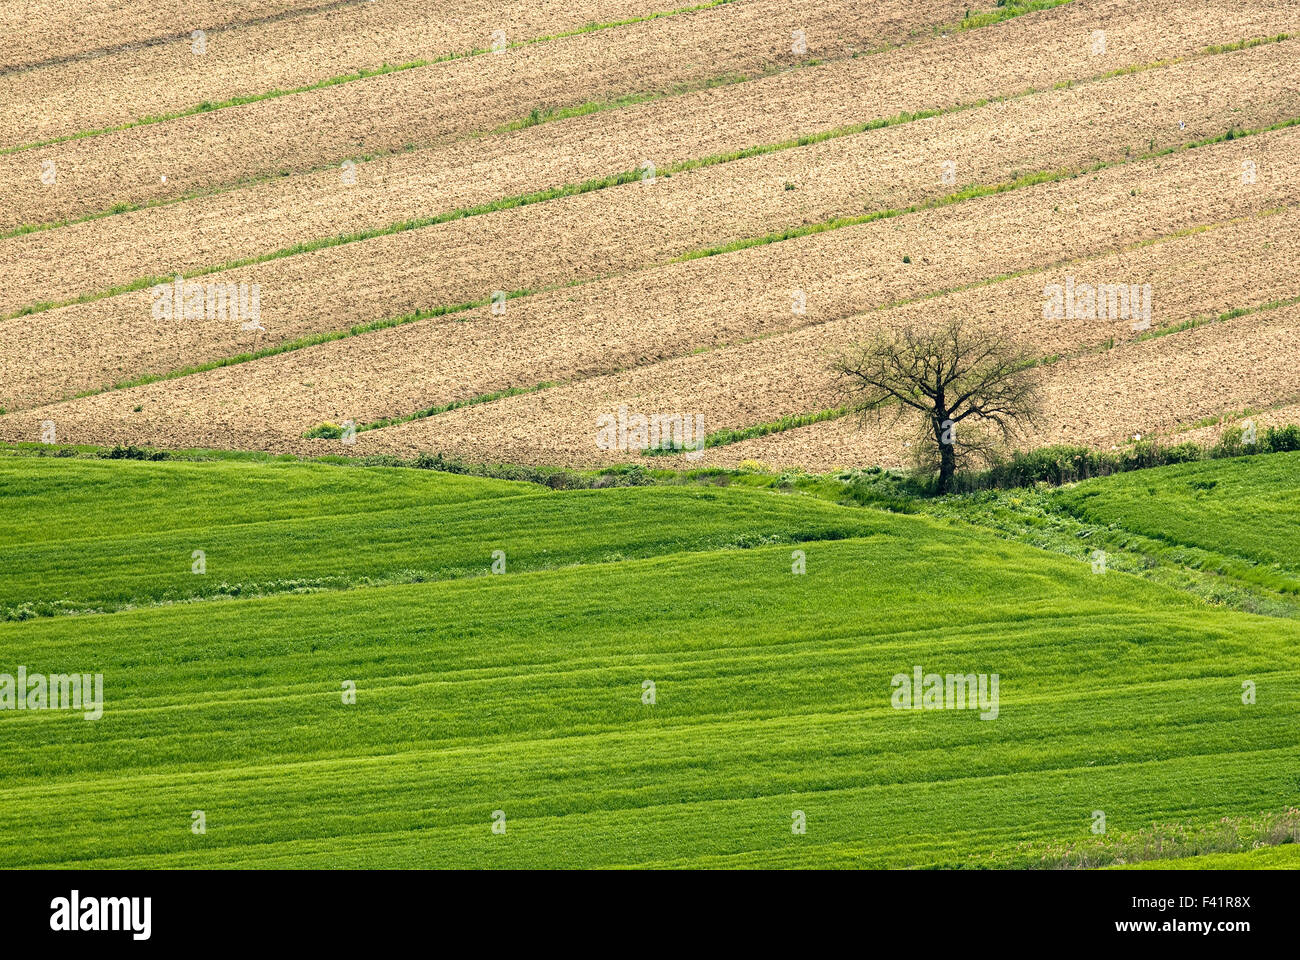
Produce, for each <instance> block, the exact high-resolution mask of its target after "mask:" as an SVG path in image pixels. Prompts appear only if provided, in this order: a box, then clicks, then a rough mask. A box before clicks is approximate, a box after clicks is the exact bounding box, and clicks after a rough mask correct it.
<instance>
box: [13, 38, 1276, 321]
mask: <svg viewBox="0 0 1300 960" xmlns="http://www.w3.org/2000/svg"><path fill="white" fill-rule="evenodd" d="M1297 46H1300V40H1293V41H1288V42H1286V43H1283V44H1276V45H1269V46H1265V47H1259V48H1255V49H1253V50H1246V51H1241V52H1238V53H1231V54H1226V55H1224V57H1210V58H1206V59H1202V60H1199V61H1194V62H1191V63H1187V64H1182V65H1178V66H1174V67H1169V68H1164V69H1162V70H1157V71H1151V72H1150V73H1148V74H1140V75H1138V76H1136V77H1127V78H1117V79H1112V80H1109V81H1105V82H1104V83H1103V84H1102V86H1101V87H1100V88H1098V89H1097V90H1095V91H1093V90H1087V89H1085V90H1082V91H1071V92H1070V93H1069V94H1068V95H1066V96H1060V95H1059V93H1060V92H1059V91H1058V92H1056V93H1054V94H1052V95H1051V96H1048V97H1043V96H1040V97H1039V98H1038V102H1039V103H1043V104H1045V105H1046V106H1045V109H1049V110H1058V109H1061V107H1058V106H1057V105H1058V104H1062V105H1067V106H1068V105H1070V104H1073V103H1074V100H1073V99H1072V98H1074V97H1077V99H1078V104H1079V106H1070V107H1069V108H1071V109H1080V110H1083V111H1091V112H1090V113H1088V116H1087V119H1088V120H1090V121H1091V120H1093V118H1094V117H1095V116H1096V115H1097V111H1098V102H1099V101H1098V97H1104V96H1110V97H1112V98H1114V102H1117V103H1120V104H1127V106H1121V107H1120V109H1123V110H1124V112H1125V115H1126V116H1134V115H1138V114H1139V113H1140V115H1141V116H1142V118H1143V123H1144V125H1145V127H1146V129H1147V133H1149V134H1150V135H1149V136H1147V138H1146V139H1145V140H1141V139H1140V138H1139V137H1138V136H1137V135H1136V134H1134V135H1133V142H1132V144H1131V145H1132V146H1133V147H1134V148H1135V149H1139V150H1142V149H1146V148H1147V146H1148V145H1149V144H1150V142H1151V141H1154V143H1155V145H1156V146H1157V147H1160V148H1163V147H1166V146H1169V145H1171V144H1174V143H1178V142H1182V141H1183V140H1185V139H1187V137H1188V131H1187V130H1186V129H1183V130H1180V129H1179V127H1178V125H1177V123H1176V122H1172V120H1171V122H1162V121H1161V116H1160V115H1159V114H1155V113H1154V111H1153V110H1152V109H1150V108H1151V107H1152V105H1155V104H1160V105H1161V108H1162V109H1164V110H1167V111H1170V116H1171V117H1172V112H1173V111H1178V112H1179V114H1180V116H1179V119H1181V120H1183V121H1184V122H1186V121H1187V120H1189V119H1191V120H1192V121H1193V122H1195V119H1196V117H1203V118H1207V119H1212V118H1218V119H1222V118H1223V116H1224V115H1222V114H1216V113H1215V111H1216V109H1217V108H1218V107H1219V106H1223V105H1235V103H1236V102H1237V101H1238V100H1239V99H1247V100H1251V99H1253V100H1255V101H1256V102H1259V98H1258V97H1257V95H1256V94H1254V93H1253V92H1252V91H1251V90H1250V85H1251V84H1254V83H1256V82H1260V83H1266V84H1268V86H1269V87H1270V89H1271V90H1273V91H1274V92H1275V93H1276V94H1277V96H1278V104H1279V108H1280V107H1281V106H1282V105H1283V104H1284V103H1285V102H1286V101H1287V99H1288V98H1294V93H1295V91H1294V89H1293V86H1294V84H1293V81H1292V80H1290V79H1289V78H1290V75H1291V74H1292V73H1293V72H1294V71H1293V69H1292V67H1293V65H1294V60H1295V57H1296V49H1297ZM870 59H871V58H863V59H859V60H852V61H848V62H847V63H835V64H827V65H822V66H818V67H812V68H808V69H804V70H798V71H794V72H791V73H787V74H782V75H778V76H774V77H769V78H765V79H762V80H756V81H753V82H751V83H746V84H740V85H736V86H728V87H724V88H719V89H713V90H709V91H702V92H699V93H696V94H691V95H685V96H681V97H677V98H673V99H672V100H669V101H661V102H656V103H647V104H641V105H638V106H635V107H630V108H627V109H624V110H620V111H614V112H610V113H602V114H598V115H592V116H586V117H577V118H572V119H569V120H565V121H560V122H556V123H548V124H542V125H540V126H534V127H530V128H527V129H524V130H520V131H516V132H513V133H509V134H503V135H501V136H498V137H488V138H481V139H475V140H470V141H465V142H460V143H456V144H450V145H446V146H441V147H434V148H431V149H428V150H424V151H418V152H415V153H409V154H401V155H399V156H396V157H389V158H385V159H382V160H378V161H374V162H372V163H369V164H365V165H362V166H359V167H358V168H357V170H356V181H357V182H356V184H355V185H352V186H348V185H345V184H344V183H343V180H342V176H341V173H340V171H339V170H336V169H331V170H327V171H323V172H320V173H316V174H312V175H309V176H305V177H293V178H287V179H276V180H273V181H271V182H268V183H263V184H258V185H256V186H251V187H248V188H245V189H241V190H237V191H234V192H231V193H226V194H218V195H214V196H209V197H203V198H199V199H196V200H193V201H190V202H187V203H184V204H174V205H169V206H163V207H156V208H151V209H147V210H142V211H137V212H134V213H129V214H123V215H120V216H115V217H110V218H107V219H102V220H96V221H91V222H87V223H82V224H76V225H73V226H68V227H65V228H62V229H59V230H54V231H41V232H37V233H34V234H28V235H25V236H19V237H13V238H10V239H8V240H5V241H0V269H2V270H3V271H4V272H5V273H6V275H7V276H8V277H9V283H7V284H5V286H4V287H3V289H0V316H4V315H7V314H11V313H13V312H14V311H16V310H17V309H19V308H20V307H23V306H25V305H28V304H31V303H36V302H42V301H52V302H64V301H67V300H70V299H74V298H76V297H77V296H80V295H84V294H85V293H87V292H93V290H94V289H95V287H96V286H98V287H100V288H105V287H111V286H114V285H117V284H122V283H126V282H129V281H131V280H134V279H137V278H140V277H148V276H159V275H163V274H166V273H171V272H182V273H190V272H192V271H194V270H196V269H201V268H205V267H208V266H209V265H212V264H220V263H223V262H231V261H234V260H236V259H241V258H246V257H249V256H256V255H259V254H262V255H264V254H267V253H269V252H272V251H274V250H278V249H286V248H289V247H292V246H293V245H295V244H299V243H303V242H307V241H310V240H312V239H314V238H318V237H322V236H329V235H332V234H339V233H350V232H354V231H361V230H367V229H371V230H373V229H378V228H382V227H384V226H386V225H388V224H392V223H397V222H403V221H407V220H410V219H414V218H418V217H422V216H429V215H437V214H444V213H446V212H448V211H451V210H456V209H467V208H471V207H473V206H475V205H478V204H484V203H490V202H492V201H493V200H495V199H497V198H500V197H502V196H518V195H522V194H525V193H527V192H529V191H535V190H539V189H548V188H555V187H558V186H561V185H562V184H563V183H565V182H566V181H567V182H571V183H572V182H583V181H585V180H588V179H592V178H597V177H600V176H606V175H609V174H610V173H612V172H615V171H621V170H630V169H635V168H636V167H637V166H638V165H639V164H640V163H642V162H643V161H644V160H645V159H647V158H652V159H653V161H654V162H655V163H657V164H659V165H661V166H666V165H668V164H671V163H676V162H683V161H687V160H691V159H693V158H698V157H702V156H709V155H717V154H724V153H727V152H729V151H734V150H736V149H741V148H745V147H749V146H753V145H755V144H761V143H777V142H783V141H788V140H790V139H793V138H795V137H798V136H799V135H801V134H806V133H808V132H811V131H820V130H831V129H835V128H837V127H842V126H845V125H848V124H851V123H854V122H859V123H860V122H864V115H863V112H862V106H861V104H860V103H859V101H858V99H857V98H856V97H855V96H853V95H852V89H853V85H851V84H850V83H849V82H848V80H847V78H846V76H845V71H846V70H849V69H851V70H857V71H861V70H862V69H864V67H865V66H866V65H867V64H868V62H869V60H870ZM1216 82H1217V83H1218V84H1219V86H1218V88H1217V89H1216V87H1215V84H1216ZM1183 88H1186V90H1193V89H1194V90H1204V91H1207V92H1206V93H1205V94H1204V98H1203V99H1201V100H1197V101H1192V100H1191V95H1190V94H1188V93H1186V92H1184V93H1181V94H1180V93H1179V91H1180V90H1183ZM1120 94H1122V97H1121V96H1119V95H1120ZM919 102H920V101H918V103H919ZM913 105H914V106H915V105H916V104H913ZM1144 107H1145V108H1147V109H1145V110H1143V109H1142V108H1144ZM1002 109H1003V110H1006V109H1010V110H1011V111H1012V114H1011V115H1012V116H1015V117H1021V118H1024V119H1023V123H1024V124H1025V125H1026V127H1027V128H1029V130H1030V131H1031V132H1033V127H1034V126H1035V125H1036V118H1035V117H1034V115H1033V114H1034V112H1035V111H1037V110H1038V109H1039V108H1038V107H1034V106H1032V105H1031V106H1024V105H1017V104H1011V105H1009V106H1004V107H1003V108H1002ZM1193 115H1194V116H1193ZM1236 119H1237V118H1236V117H1228V118H1227V120H1226V121H1225V122H1232V121H1234V120H1236ZM1153 121H1154V122H1153ZM1080 126H1082V124H1081V125H1080ZM925 129H926V130H933V129H941V130H944V131H948V130H958V129H961V130H963V131H964V132H962V133H961V134H960V137H961V139H959V140H954V142H953V145H952V147H953V149H952V150H951V151H950V152H953V153H954V154H955V155H956V156H955V157H954V159H959V158H960V157H962V156H965V155H974V156H978V155H979V154H980V153H981V152H982V151H981V149H979V147H980V146H981V143H980V141H978V140H977V139H974V137H976V136H977V134H975V133H973V132H972V131H971V130H970V129H969V127H966V128H961V127H959V126H957V125H947V126H944V125H938V124H936V125H933V126H931V127H928V128H925ZM1213 132H1216V133H1217V132H1221V131H1218V130H1214V131H1213ZM947 135H949V136H953V137H956V136H958V135H957V134H955V133H950V134H947ZM1082 135H1083V131H1077V132H1075V133H1074V134H1073V135H1072V136H1073V138H1074V139H1078V138H1080V137H1081V136H1082ZM878 136H882V137H883V136H884V135H883V134H878ZM1005 150H1006V147H1005V145H1004V144H1002V143H999V144H998V152H1000V153H1001V152H1005ZM931 166H933V164H931ZM961 172H962V174H963V176H966V175H968V173H969V171H966V170H962V171H961ZM930 173H931V174H932V173H933V171H932V170H931V171H930ZM930 180H931V181H932V185H938V178H937V177H934V176H931V177H930Z"/></svg>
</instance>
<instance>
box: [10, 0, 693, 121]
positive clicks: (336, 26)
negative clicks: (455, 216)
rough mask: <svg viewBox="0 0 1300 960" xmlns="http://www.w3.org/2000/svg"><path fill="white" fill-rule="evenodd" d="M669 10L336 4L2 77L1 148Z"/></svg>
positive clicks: (660, 4)
mask: <svg viewBox="0 0 1300 960" xmlns="http://www.w3.org/2000/svg"><path fill="white" fill-rule="evenodd" d="M673 6H674V4H673V2H672V0H584V2H577V3H574V2H567V0H566V2H561V0H544V2H533V3H529V4H527V5H524V6H521V7H518V8H515V9H512V10H503V9H502V8H501V4H500V3H499V2H493V0H470V2H467V3H458V4H456V6H455V8H454V9H452V8H450V7H444V6H440V5H436V4H433V5H431V4H429V3H428V2H427V0H384V2H383V3H366V2H362V3H360V4H357V3H355V2H353V3H345V4H337V3H335V4H329V5H326V6H325V7H323V8H321V9H319V10H313V11H311V12H312V14H313V15H311V16H303V15H301V14H298V15H295V16H293V17H292V18H283V17H281V18H275V19H272V20H270V21H268V22H264V23H260V24H259V23H253V24H247V25H243V26H241V27H239V28H238V29H232V30H211V31H208V32H207V35H206V36H205V37H204V38H203V40H204V42H203V44H202V49H201V51H196V47H195V44H194V42H193V40H192V37H191V32H192V31H191V30H188V29H187V30H185V31H183V32H182V33H181V34H180V35H179V36H171V37H168V38H166V40H162V41H160V42H159V43H157V44H151V45H148V46H143V47H141V46H135V47H131V48H128V49H125V50H120V51H117V52H114V53H112V54H109V55H105V56H100V57H95V58H93V59H83V60H78V61H76V62H72V63H66V64H63V65H60V66H58V67H57V68H55V67H49V68H46V69H41V70H36V71H25V72H23V73H18V74H10V75H8V76H5V75H0V146H11V145H18V144H26V143H36V142H44V141H46V140H53V139H55V138H58V137H64V136H68V135H70V134H74V133H77V132H79V131H83V130H101V129H104V128H106V127H113V126H117V125H120V124H124V123H130V122H132V121H135V120H138V119H140V118H141V117H146V116H159V115H164V114H170V113H175V112H177V111H180V110H185V109H188V108H191V107H194V106H195V105H197V104H199V103H203V102H205V101H206V102H221V101H225V100H229V99H231V98H234V97H241V96H252V95H258V94H261V93H263V92H265V91H268V90H287V89H293V88H297V87H303V86H308V85H310V84H313V83H318V82H320V81H323V80H327V79H330V78H332V77H337V76H342V75H345V74H350V73H354V72H356V71H357V70H358V69H362V68H369V69H375V68H378V67H380V66H381V65H383V64H405V63H411V62H414V61H419V60H434V59H437V58H439V57H446V56H462V55H464V54H467V53H469V52H471V51H474V50H487V49H489V48H490V47H491V45H492V33H493V31H494V30H501V31H504V34H505V38H506V41H507V42H524V41H528V40H531V39H533V38H536V37H547V36H554V35H555V34H558V33H564V32H568V31H572V30H578V29H581V28H582V27H584V26H586V25H587V24H590V23H595V22H600V23H608V22H612V21H619V20H625V19H628V18H633V17H643V16H647V15H649V14H652V13H656V12H658V11H661V10H665V9H671V8H672V7H673ZM195 26H198V27H201V26H203V25H202V24H195Z"/></svg>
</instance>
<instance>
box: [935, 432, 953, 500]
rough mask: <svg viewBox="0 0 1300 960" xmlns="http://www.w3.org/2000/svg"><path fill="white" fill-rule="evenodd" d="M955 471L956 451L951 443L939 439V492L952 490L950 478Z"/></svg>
mask: <svg viewBox="0 0 1300 960" xmlns="http://www.w3.org/2000/svg"><path fill="white" fill-rule="evenodd" d="M956 473H957V453H956V451H954V450H953V448H952V444H951V443H944V442H943V441H942V440H940V441H939V492H940V493H951V492H952V485H953V484H952V478H953V476H954V475H955V474H956Z"/></svg>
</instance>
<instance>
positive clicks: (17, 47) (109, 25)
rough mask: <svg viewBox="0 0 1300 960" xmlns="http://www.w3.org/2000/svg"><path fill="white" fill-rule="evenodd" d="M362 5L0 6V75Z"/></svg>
mask: <svg viewBox="0 0 1300 960" xmlns="http://www.w3.org/2000/svg"><path fill="white" fill-rule="evenodd" d="M364 2H366V0H224V2H212V0H187V2H178V0H162V2H154V3H148V4H143V3H141V4H123V3H121V2H119V0H58V2H54V3H48V2H43V0H7V2H6V3H5V4H3V5H2V6H0V73H3V72H8V71H12V70H23V69H30V68H32V67H38V66H40V65H42V64H48V63H66V62H68V61H71V60H75V59H78V58H84V57H93V56H97V55H103V54H105V53H110V52H113V51H115V50H121V49H126V48H129V47H131V46H135V45H148V44H154V43H159V42H166V41H167V40H169V39H171V38H172V37H176V36H189V33H190V31H192V30H196V29H203V30H220V29H226V28H229V27H233V26H238V25H241V24H247V23H257V22H260V21H265V20H270V19H273V18H276V17H284V16H295V15H301V14H303V13H306V12H309V11H312V10H315V9H318V8H321V7H328V6H341V5H344V4H358V3H364Z"/></svg>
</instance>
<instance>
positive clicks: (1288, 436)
mask: <svg viewBox="0 0 1300 960" xmlns="http://www.w3.org/2000/svg"><path fill="white" fill-rule="evenodd" d="M1263 445H1264V447H1265V448H1266V449H1267V450H1268V452H1270V453H1290V452H1291V451H1293V450H1300V426H1296V425H1295V424H1294V423H1293V424H1290V425H1289V426H1285V427H1269V428H1268V429H1267V430H1265V431H1264V444H1263Z"/></svg>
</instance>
